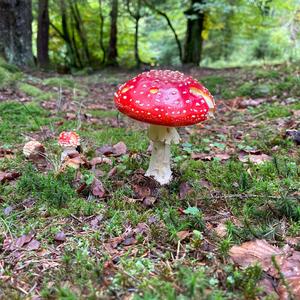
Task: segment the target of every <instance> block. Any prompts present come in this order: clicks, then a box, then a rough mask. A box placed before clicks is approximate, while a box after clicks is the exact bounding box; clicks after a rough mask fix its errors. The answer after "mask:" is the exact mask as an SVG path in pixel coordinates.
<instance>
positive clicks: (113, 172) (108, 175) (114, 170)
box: [107, 167, 118, 178]
mask: <svg viewBox="0 0 300 300" xmlns="http://www.w3.org/2000/svg"><path fill="white" fill-rule="evenodd" d="M117 171H118V169H117V167H113V168H111V169H110V170H109V172H108V173H107V177H108V178H110V177H113V176H115V175H116V174H117Z"/></svg>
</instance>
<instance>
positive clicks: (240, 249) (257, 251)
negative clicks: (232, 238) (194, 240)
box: [229, 240, 300, 299]
mask: <svg viewBox="0 0 300 300" xmlns="http://www.w3.org/2000/svg"><path fill="white" fill-rule="evenodd" d="M229 255H230V257H231V258H232V259H233V261H234V262H235V263H237V264H238V265H240V266H242V267H248V266H249V265H251V264H254V263H259V264H260V265H261V267H262V269H263V270H264V271H265V272H267V273H268V274H269V275H270V276H272V277H275V278H277V279H280V275H279V274H278V270H277V269H279V270H280V273H281V274H282V276H283V277H284V278H285V281H286V282H287V284H288V286H289V290H290V292H291V294H292V295H293V296H294V297H295V299H300V252H299V251H294V250H293V249H291V248H290V247H284V248H283V249H279V248H277V247H274V246H271V245H270V244H269V243H267V242H266V241H265V240H255V241H250V242H246V243H243V244H242V245H240V246H233V247H232V248H231V249H230V251H229ZM272 256H274V259H275V260H276V265H277V266H275V265H274V263H273V262H272ZM278 292H279V296H280V299H290V297H289V293H288V291H287V289H286V287H285V286H284V284H283V283H282V282H280V285H279V288H278Z"/></svg>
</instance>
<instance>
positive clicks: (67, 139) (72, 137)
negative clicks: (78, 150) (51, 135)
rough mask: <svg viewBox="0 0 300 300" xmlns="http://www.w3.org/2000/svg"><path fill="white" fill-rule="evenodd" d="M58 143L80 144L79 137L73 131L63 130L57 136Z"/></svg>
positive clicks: (70, 145)
mask: <svg viewBox="0 0 300 300" xmlns="http://www.w3.org/2000/svg"><path fill="white" fill-rule="evenodd" d="M58 143H59V144H60V145H61V146H63V147H77V146H79V145H80V138H79V135H78V134H77V133H76V132H74V131H63V132H62V133H61V134H60V135H59V137H58Z"/></svg>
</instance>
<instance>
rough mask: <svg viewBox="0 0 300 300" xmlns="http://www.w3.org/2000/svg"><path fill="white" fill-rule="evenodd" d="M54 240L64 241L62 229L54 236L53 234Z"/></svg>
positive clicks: (64, 236)
mask: <svg viewBox="0 0 300 300" xmlns="http://www.w3.org/2000/svg"><path fill="white" fill-rule="evenodd" d="M54 240H55V241H57V242H64V241H65V240H66V235H65V233H64V232H63V231H60V232H58V233H57V234H56V235H55V236H54Z"/></svg>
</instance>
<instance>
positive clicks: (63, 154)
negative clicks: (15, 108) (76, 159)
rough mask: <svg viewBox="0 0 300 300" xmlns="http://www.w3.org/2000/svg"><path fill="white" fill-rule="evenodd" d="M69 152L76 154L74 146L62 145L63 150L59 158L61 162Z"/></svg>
mask: <svg viewBox="0 0 300 300" xmlns="http://www.w3.org/2000/svg"><path fill="white" fill-rule="evenodd" d="M71 154H78V151H77V150H76V147H63V152H62V153H61V156H60V160H61V161H62V162H63V161H64V160H65V159H66V157H67V156H69V155H71Z"/></svg>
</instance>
